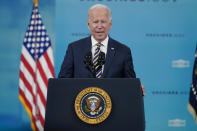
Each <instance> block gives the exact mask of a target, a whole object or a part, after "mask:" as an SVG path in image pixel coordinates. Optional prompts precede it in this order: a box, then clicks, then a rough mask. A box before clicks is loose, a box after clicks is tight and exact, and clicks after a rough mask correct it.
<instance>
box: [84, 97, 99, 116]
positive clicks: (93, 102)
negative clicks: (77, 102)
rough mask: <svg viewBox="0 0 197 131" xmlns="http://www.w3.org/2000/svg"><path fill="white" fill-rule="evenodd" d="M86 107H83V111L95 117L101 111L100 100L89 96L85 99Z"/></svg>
mask: <svg viewBox="0 0 197 131" xmlns="http://www.w3.org/2000/svg"><path fill="white" fill-rule="evenodd" d="M85 101H86V105H85V107H84V108H85V111H86V112H88V113H90V114H91V115H96V114H98V113H99V112H100V111H101V110H102V107H100V103H101V100H100V98H98V97H96V96H90V97H88V98H86V100H85Z"/></svg>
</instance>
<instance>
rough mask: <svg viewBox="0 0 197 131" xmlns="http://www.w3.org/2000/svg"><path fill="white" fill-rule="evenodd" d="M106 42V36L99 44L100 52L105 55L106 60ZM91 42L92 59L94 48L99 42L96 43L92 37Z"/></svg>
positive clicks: (107, 38)
mask: <svg viewBox="0 0 197 131" xmlns="http://www.w3.org/2000/svg"><path fill="white" fill-rule="evenodd" d="M108 40H109V37H108V36H107V37H106V38H105V40H104V41H102V42H100V43H101V47H100V49H101V51H102V52H104V53H105V59H106V54H107V46H108ZM91 41H92V58H93V57H94V52H95V50H96V47H97V46H96V44H97V43H99V42H97V41H96V40H95V39H94V37H93V36H91ZM103 70H104V65H103V66H102V72H103Z"/></svg>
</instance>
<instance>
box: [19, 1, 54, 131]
mask: <svg viewBox="0 0 197 131" xmlns="http://www.w3.org/2000/svg"><path fill="white" fill-rule="evenodd" d="M54 77H55V74H54V61H53V49H52V45H51V42H50V39H49V37H48V35H47V34H46V29H45V26H44V25H43V22H42V19H41V16H40V13H39V11H38V6H37V5H36V4H34V7H33V10H32V14H31V19H30V24H29V26H28V29H27V31H26V34H25V38H24V42H23V45H22V50H21V62H20V79H19V99H20V101H21V102H22V104H23V105H24V107H25V109H26V111H27V113H28V115H29V116H30V119H31V127H32V129H33V130H34V131H40V130H43V129H44V120H45V108H46V98H47V88H48V79H49V78H54Z"/></svg>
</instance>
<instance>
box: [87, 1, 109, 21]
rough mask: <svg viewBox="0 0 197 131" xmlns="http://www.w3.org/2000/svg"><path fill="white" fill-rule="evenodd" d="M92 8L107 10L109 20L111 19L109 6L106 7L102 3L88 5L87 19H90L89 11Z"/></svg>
mask: <svg viewBox="0 0 197 131" xmlns="http://www.w3.org/2000/svg"><path fill="white" fill-rule="evenodd" d="M93 9H106V10H108V11H109V20H112V13H111V9H110V8H109V7H107V6H106V5H103V4H95V5H93V6H91V7H90V9H89V10H88V21H89V20H90V11H91V10H93Z"/></svg>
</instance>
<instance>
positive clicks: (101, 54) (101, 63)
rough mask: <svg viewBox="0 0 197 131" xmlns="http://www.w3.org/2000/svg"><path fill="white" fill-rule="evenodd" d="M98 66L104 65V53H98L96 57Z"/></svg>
mask: <svg viewBox="0 0 197 131" xmlns="http://www.w3.org/2000/svg"><path fill="white" fill-rule="evenodd" d="M98 64H99V65H100V66H102V65H104V64H105V53H104V52H100V54H99V57H98Z"/></svg>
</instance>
